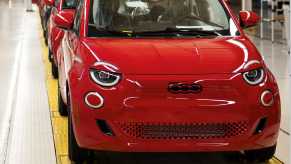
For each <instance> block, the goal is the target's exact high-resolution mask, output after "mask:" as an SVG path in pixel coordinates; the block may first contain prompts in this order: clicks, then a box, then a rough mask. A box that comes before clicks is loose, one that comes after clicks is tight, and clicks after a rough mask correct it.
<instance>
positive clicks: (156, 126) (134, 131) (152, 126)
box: [117, 122, 248, 140]
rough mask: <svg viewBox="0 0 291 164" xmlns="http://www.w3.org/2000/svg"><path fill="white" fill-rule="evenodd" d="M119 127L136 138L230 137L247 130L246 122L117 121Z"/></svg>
mask: <svg viewBox="0 0 291 164" xmlns="http://www.w3.org/2000/svg"><path fill="white" fill-rule="evenodd" d="M117 124H118V126H119V127H120V129H121V130H122V131H123V132H124V133H125V134H126V135H127V136H129V137H133V138H137V139H169V140H172V139H211V138H214V139H215V138H216V139H219V138H222V139H223V138H231V137H235V136H239V135H243V134H244V133H245V132H246V131H247V126H248V123H247V122H230V123H185V124H177V123H144V122H129V123H124V122H122V123H121V122H118V123H117Z"/></svg>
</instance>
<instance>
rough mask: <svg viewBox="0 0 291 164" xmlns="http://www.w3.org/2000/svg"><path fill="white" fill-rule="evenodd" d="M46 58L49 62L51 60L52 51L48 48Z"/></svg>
mask: <svg viewBox="0 0 291 164" xmlns="http://www.w3.org/2000/svg"><path fill="white" fill-rule="evenodd" d="M48 60H49V61H50V62H53V53H52V51H51V50H50V49H49V50H48Z"/></svg>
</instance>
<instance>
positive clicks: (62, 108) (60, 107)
mask: <svg viewBox="0 0 291 164" xmlns="http://www.w3.org/2000/svg"><path fill="white" fill-rule="evenodd" d="M58 110H59V113H60V115H61V116H68V109H67V105H66V104H65V103H64V100H63V98H62V95H61V91H60V87H58Z"/></svg>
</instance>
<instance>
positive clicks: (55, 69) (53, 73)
mask: <svg viewBox="0 0 291 164" xmlns="http://www.w3.org/2000/svg"><path fill="white" fill-rule="evenodd" d="M51 64H52V68H51V69H52V75H53V78H54V79H57V78H58V77H59V72H58V67H57V66H56V64H55V62H51Z"/></svg>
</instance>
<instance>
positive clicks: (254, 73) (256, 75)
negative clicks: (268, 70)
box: [243, 68, 265, 85]
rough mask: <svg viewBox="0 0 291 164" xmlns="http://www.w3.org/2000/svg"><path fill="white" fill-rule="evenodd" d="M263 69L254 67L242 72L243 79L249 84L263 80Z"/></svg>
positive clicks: (255, 83) (256, 83)
mask: <svg viewBox="0 0 291 164" xmlns="http://www.w3.org/2000/svg"><path fill="white" fill-rule="evenodd" d="M264 74H265V72H264V69H263V68H259V69H254V70H250V71H248V72H245V73H243V78H244V80H245V81H246V82H247V83H248V84H250V85H258V84H260V83H261V82H262V81H263V80H264Z"/></svg>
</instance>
